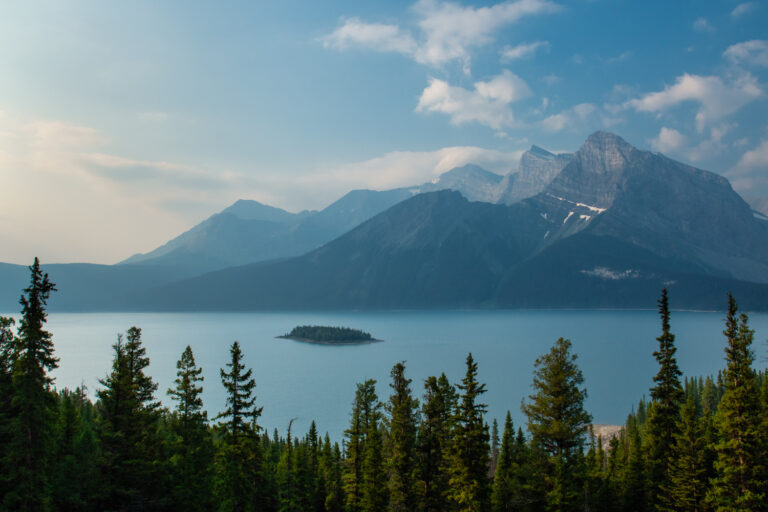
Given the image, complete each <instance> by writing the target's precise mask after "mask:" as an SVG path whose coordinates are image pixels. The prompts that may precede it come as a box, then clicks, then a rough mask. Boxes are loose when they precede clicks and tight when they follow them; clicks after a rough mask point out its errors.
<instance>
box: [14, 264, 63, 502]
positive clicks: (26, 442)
mask: <svg viewBox="0 0 768 512" xmlns="http://www.w3.org/2000/svg"><path fill="white" fill-rule="evenodd" d="M29 270H30V274H31V276H30V284H29V286H28V287H27V288H25V289H24V294H23V295H22V297H21V300H20V303H21V306H22V308H21V321H20V322H19V329H18V337H17V338H16V339H15V343H14V347H13V355H12V360H13V361H12V362H13V372H12V382H11V385H12V395H11V408H12V418H11V421H10V424H9V429H8V430H9V432H8V436H9V437H8V439H9V444H8V447H7V450H8V451H7V452H6V454H5V456H4V460H3V463H4V465H6V467H7V468H8V471H9V473H10V474H9V475H8V481H7V483H8V484H9V485H8V492H7V493H6V494H5V497H4V499H3V504H4V505H5V506H6V507H8V508H9V509H13V510H45V509H47V508H48V507H49V506H50V501H51V499H50V487H49V485H50V474H49V473H50V464H49V460H50V456H51V454H52V452H53V446H52V441H53V425H54V421H55V417H56V412H55V408H56V400H55V396H54V394H53V392H52V390H51V385H52V383H53V379H52V378H51V377H50V372H51V371H52V370H53V369H55V368H57V367H58V359H57V358H56V357H55V356H54V349H53V337H52V335H51V333H50V332H48V331H46V330H45V329H44V325H45V321H46V319H47V316H48V315H47V313H46V306H47V304H48V299H49V297H50V295H51V292H53V291H56V287H55V285H54V284H53V283H52V282H51V281H50V279H49V278H48V274H46V273H43V271H42V270H41V269H40V261H39V260H38V259H37V258H35V261H34V263H33V264H32V266H31V267H29Z"/></svg>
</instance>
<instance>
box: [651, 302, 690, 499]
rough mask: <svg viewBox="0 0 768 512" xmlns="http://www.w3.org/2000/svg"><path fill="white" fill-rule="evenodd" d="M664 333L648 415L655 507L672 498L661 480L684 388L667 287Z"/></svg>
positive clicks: (661, 307)
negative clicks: (671, 323) (670, 316)
mask: <svg viewBox="0 0 768 512" xmlns="http://www.w3.org/2000/svg"><path fill="white" fill-rule="evenodd" d="M659 316H661V335H660V336H659V337H658V338H656V339H657V340H658V342H659V348H658V350H656V351H655V352H654V353H653V355H654V357H655V358H656V361H658V363H659V372H658V373H657V374H656V376H655V377H654V378H653V382H654V387H653V388H651V398H652V400H653V408H652V409H651V410H652V414H651V415H650V416H649V417H648V426H647V438H648V445H649V447H648V458H647V461H646V464H647V466H648V469H647V471H648V481H649V486H648V504H649V505H650V506H651V507H652V508H653V509H654V510H661V509H663V508H664V504H665V503H668V502H669V501H670V497H669V496H667V495H666V491H665V489H667V487H662V484H663V483H664V482H666V481H667V470H668V467H669V465H670V456H671V454H672V445H673V443H674V442H675V436H676V435H677V425H678V420H679V417H680V406H681V403H682V400H683V388H682V386H681V385H680V376H681V375H682V372H681V371H680V369H679V368H678V366H677V359H676V358H675V352H676V351H677V349H676V348H675V335H674V334H672V332H671V331H670V323H669V297H668V294H667V289H666V288H664V289H663V290H662V291H661V298H660V299H659Z"/></svg>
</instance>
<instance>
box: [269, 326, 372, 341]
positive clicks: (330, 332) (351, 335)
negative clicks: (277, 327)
mask: <svg viewBox="0 0 768 512" xmlns="http://www.w3.org/2000/svg"><path fill="white" fill-rule="evenodd" d="M280 337H281V338H291V339H296V340H307V341H317V342H321V343H322V342H326V343H333V342H337V343H339V342H341V343H352V342H355V341H376V340H374V338H373V336H371V334H370V333H367V332H365V331H360V330H358V329H350V328H349V327H326V326H324V325H299V326H297V327H294V328H293V329H291V332H289V333H288V334H284V335H283V336H280Z"/></svg>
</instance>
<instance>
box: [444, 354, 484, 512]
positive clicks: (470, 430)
mask: <svg viewBox="0 0 768 512" xmlns="http://www.w3.org/2000/svg"><path fill="white" fill-rule="evenodd" d="M466 366H467V371H466V374H465V375H464V378H463V379H462V381H461V384H459V385H458V388H459V390H460V392H461V393H460V397H459V401H458V405H457V408H456V414H455V419H454V424H453V440H452V443H451V452H450V469H449V472H450V480H449V482H450V489H449V491H448V496H449V499H450V500H451V501H452V502H453V504H454V505H455V507H456V509H457V510H458V511H459V512H480V511H485V510H488V508H489V506H490V498H491V496H490V481H489V478H488V467H489V465H490V445H489V435H488V428H487V426H486V424H485V422H484V421H483V414H485V412H486V405H485V404H484V403H481V402H479V399H480V395H482V394H483V393H485V391H486V390H485V384H481V383H480V382H478V380H477V363H476V362H475V360H474V358H473V357H472V354H471V353H470V354H469V355H468V356H467V361H466Z"/></svg>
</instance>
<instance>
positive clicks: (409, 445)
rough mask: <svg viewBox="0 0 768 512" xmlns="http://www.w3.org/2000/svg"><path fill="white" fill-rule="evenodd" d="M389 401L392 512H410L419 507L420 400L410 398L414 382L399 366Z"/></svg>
mask: <svg viewBox="0 0 768 512" xmlns="http://www.w3.org/2000/svg"><path fill="white" fill-rule="evenodd" d="M390 375H391V376H392V383H391V384H390V387H391V388H392V395H391V396H390V398H389V404H388V407H387V409H388V411H389V415H390V417H389V457H388V459H389V460H388V461H387V465H388V470H389V471H388V473H389V480H388V483H389V510H391V511H393V512H411V511H413V510H415V508H416V429H417V420H418V418H417V407H418V405H419V404H418V400H416V399H414V398H413V396H412V395H411V387H410V384H411V379H407V378H406V377H405V366H404V364H403V363H397V364H396V365H395V366H394V367H393V368H392V372H391V374H390Z"/></svg>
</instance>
